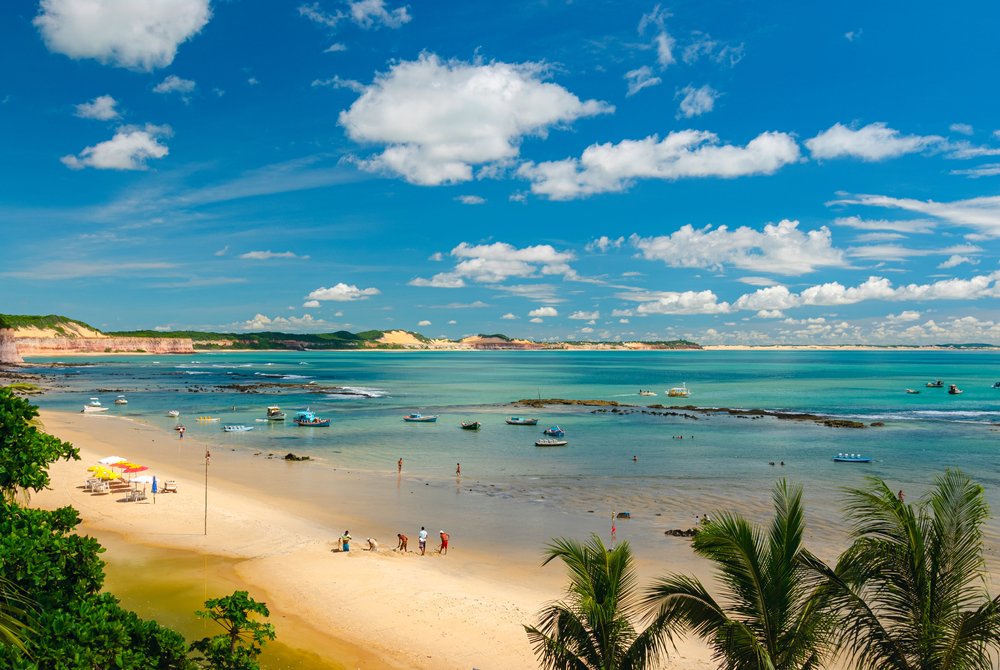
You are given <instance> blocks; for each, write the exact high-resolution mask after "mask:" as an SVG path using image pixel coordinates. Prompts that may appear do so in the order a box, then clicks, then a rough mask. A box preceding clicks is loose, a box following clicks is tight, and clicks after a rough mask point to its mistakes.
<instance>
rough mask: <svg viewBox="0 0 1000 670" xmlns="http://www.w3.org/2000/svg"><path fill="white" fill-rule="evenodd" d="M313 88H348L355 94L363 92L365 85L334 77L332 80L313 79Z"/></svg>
mask: <svg viewBox="0 0 1000 670" xmlns="http://www.w3.org/2000/svg"><path fill="white" fill-rule="evenodd" d="M312 85H313V86H329V87H330V88H348V89H350V90H352V91H354V92H355V93H361V92H363V91H364V90H365V85H364V84H362V83H361V82H360V81H354V80H353V79H341V78H340V75H334V77H333V79H314V80H313V83H312Z"/></svg>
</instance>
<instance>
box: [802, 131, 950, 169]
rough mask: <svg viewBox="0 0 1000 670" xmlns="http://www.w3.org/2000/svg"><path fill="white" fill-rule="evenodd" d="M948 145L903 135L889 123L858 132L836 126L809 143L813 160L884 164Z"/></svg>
mask: <svg viewBox="0 0 1000 670" xmlns="http://www.w3.org/2000/svg"><path fill="white" fill-rule="evenodd" d="M944 142H945V138H943V137H940V136H938V135H927V136H920V135H906V136H902V135H900V133H899V131H898V130H894V129H893V128H889V127H887V126H886V124H885V123H871V124H869V125H867V126H865V127H863V128H860V129H858V130H854V129H852V128H849V127H848V126H844V125H841V124H839V123H835V124H834V125H833V126H831V127H830V128H829V129H828V130H824V131H823V132H821V133H820V134H819V135H817V136H816V137H813V138H812V139H808V140H806V141H805V145H806V147H807V148H808V149H809V152H810V153H811V154H812V157H813V158H817V159H824V158H842V157H846V156H853V157H855V158H860V159H862V160H866V161H882V160H886V159H889V158H896V157H898V156H902V155H903V154H910V153H915V152H918V151H923V150H925V149H928V148H930V147H932V146H934V145H937V144H941V143H944Z"/></svg>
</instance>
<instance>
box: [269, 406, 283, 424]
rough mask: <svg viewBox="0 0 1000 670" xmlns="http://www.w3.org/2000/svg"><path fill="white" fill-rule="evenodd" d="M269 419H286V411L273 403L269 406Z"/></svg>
mask: <svg viewBox="0 0 1000 670" xmlns="http://www.w3.org/2000/svg"><path fill="white" fill-rule="evenodd" d="M267 420H268V421H284V420H285V413H284V412H282V411H281V408H280V407H278V406H277V405H271V406H270V407H268V408H267Z"/></svg>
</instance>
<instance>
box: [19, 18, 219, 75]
mask: <svg viewBox="0 0 1000 670" xmlns="http://www.w3.org/2000/svg"><path fill="white" fill-rule="evenodd" d="M210 18H212V10H211V9H210V7H209V0H173V1H171V2H164V1H163V0H41V2H40V5H39V12H38V16H36V17H35V19H34V21H33V23H34V25H35V27H37V28H38V31H39V32H40V33H41V35H42V39H43V40H44V41H45V46H46V47H48V49H49V51H52V52H55V53H61V54H64V55H66V56H69V57H70V58H73V59H74V60H80V59H84V58H93V59H95V60H97V61H98V62H100V63H102V64H111V65H114V66H116V67H125V68H129V69H132V70H142V71H146V72H151V71H153V70H154V69H156V68H162V67H166V66H168V65H170V63H172V62H173V60H174V56H176V55H177V47H178V46H179V45H180V44H182V43H183V42H186V41H187V40H189V39H191V38H192V37H194V36H195V35H197V34H198V33H199V32H201V29H202V28H203V27H204V26H205V24H206V23H208V20H209V19H210Z"/></svg>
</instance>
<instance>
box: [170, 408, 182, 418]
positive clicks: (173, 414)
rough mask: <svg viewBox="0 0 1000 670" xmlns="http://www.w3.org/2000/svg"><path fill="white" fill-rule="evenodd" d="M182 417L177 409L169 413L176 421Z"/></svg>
mask: <svg viewBox="0 0 1000 670" xmlns="http://www.w3.org/2000/svg"><path fill="white" fill-rule="evenodd" d="M180 415H181V413H180V412H178V411H177V410H176V409H172V410H170V411H169V412H167V416H172V417H174V418H175V419H176V418H177V417H179V416H180Z"/></svg>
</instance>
